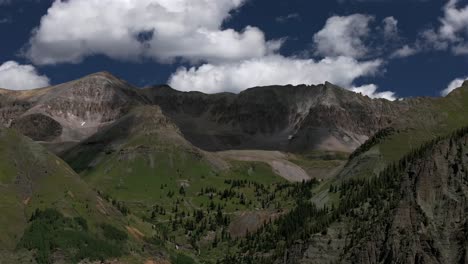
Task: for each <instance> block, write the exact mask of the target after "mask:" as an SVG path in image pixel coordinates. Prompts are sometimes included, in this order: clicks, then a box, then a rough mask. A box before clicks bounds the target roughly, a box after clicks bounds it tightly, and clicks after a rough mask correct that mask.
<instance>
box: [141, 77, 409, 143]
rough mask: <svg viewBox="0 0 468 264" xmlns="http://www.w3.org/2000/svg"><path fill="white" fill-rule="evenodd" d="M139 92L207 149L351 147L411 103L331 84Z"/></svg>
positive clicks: (147, 90) (195, 141) (168, 88)
mask: <svg viewBox="0 0 468 264" xmlns="http://www.w3.org/2000/svg"><path fill="white" fill-rule="evenodd" d="M143 93H144V94H145V95H146V96H147V97H148V98H149V100H150V101H151V102H152V103H154V104H157V105H160V106H161V108H162V109H163V110H164V112H165V113H166V114H167V115H169V116H170V117H171V118H173V119H174V121H175V122H176V123H177V124H178V126H179V127H180V128H181V130H182V132H183V133H184V135H185V136H186V137H187V138H188V139H189V140H190V141H191V142H192V143H194V144H195V145H197V146H199V147H201V148H203V149H208V150H224V149H245V148H253V149H255V148H257V149H258V148H260V149H280V150H287V151H307V150H311V149H326V150H342V151H352V150H353V149H355V148H356V147H357V146H359V145H360V144H362V143H363V142H364V141H365V140H366V139H367V138H368V137H369V136H371V135H373V134H374V133H375V132H377V131H378V130H379V129H382V128H385V127H388V126H392V125H393V124H394V123H395V122H397V121H398V118H399V116H401V115H402V114H404V113H406V112H408V111H409V110H410V109H411V105H413V104H414V103H413V101H411V100H409V101H405V102H390V101H387V100H383V99H380V100H373V99H370V98H368V97H366V96H363V95H361V94H356V93H354V92H350V91H347V90H345V89H342V88H340V87H337V86H334V85H332V84H330V83H326V84H324V85H317V86H307V85H300V86H285V87H280V86H270V87H257V88H252V89H248V90H246V91H244V92H241V93H240V94H238V95H235V94H229V93H222V94H215V95H206V94H202V93H198V92H189V93H183V92H179V91H176V90H173V89H171V88H170V87H167V86H163V87H153V88H146V89H144V90H143Z"/></svg>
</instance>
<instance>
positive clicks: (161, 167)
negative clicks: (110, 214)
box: [63, 107, 297, 263]
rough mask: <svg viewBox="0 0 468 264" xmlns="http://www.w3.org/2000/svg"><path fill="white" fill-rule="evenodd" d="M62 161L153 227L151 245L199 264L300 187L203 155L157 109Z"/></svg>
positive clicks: (260, 166) (265, 171)
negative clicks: (237, 224) (178, 248)
mask: <svg viewBox="0 0 468 264" xmlns="http://www.w3.org/2000/svg"><path fill="white" fill-rule="evenodd" d="M63 157H64V159H65V160H67V161H69V164H71V166H72V167H74V168H75V169H76V170H78V171H80V174H81V176H82V178H83V179H84V180H85V181H86V182H87V183H88V184H89V185H90V186H92V187H93V188H95V189H96V190H97V191H99V192H100V193H101V194H102V196H103V197H105V198H106V199H107V200H108V201H110V202H112V203H114V204H115V205H116V206H117V207H120V208H121V209H123V211H129V213H130V214H132V215H135V216H136V217H138V218H140V219H143V220H144V221H145V222H147V223H150V224H152V225H154V230H153V231H152V232H150V233H148V234H147V235H149V236H151V240H150V241H151V242H152V243H155V244H160V245H164V246H166V247H167V248H168V249H170V250H169V251H172V249H173V248H175V247H176V245H177V247H180V250H179V252H180V251H181V252H184V253H185V254H187V255H191V256H192V258H194V259H199V260H200V261H201V262H203V263H209V262H215V260H216V259H219V258H220V257H221V256H223V254H224V250H227V249H228V248H230V247H231V244H232V241H233V239H231V237H235V236H238V235H241V236H242V235H244V234H245V232H247V230H248V231H249V232H252V231H254V230H255V229H256V228H258V227H260V226H261V225H262V224H263V223H264V222H265V221H268V220H269V219H271V218H274V217H275V216H276V215H278V214H280V213H282V212H286V211H288V210H289V209H290V208H291V207H293V205H294V204H295V202H294V195H293V194H292V193H293V190H294V189H295V188H296V186H297V184H290V183H288V182H287V181H286V180H284V179H283V178H281V177H279V176H278V175H276V174H275V173H274V172H273V171H272V169H271V168H270V166H268V165H267V164H264V163H260V162H240V161H230V162H226V161H223V160H220V159H219V158H217V157H216V156H215V155H212V154H207V153H205V152H203V151H200V150H199V149H197V148H195V147H193V146H192V145H191V144H190V143H189V142H187V141H186V140H185V139H184V138H183V136H182V135H181V134H180V132H179V131H178V129H177V128H176V126H175V125H173V124H172V122H171V121H170V120H169V119H167V118H166V117H165V116H164V115H163V114H162V113H161V111H160V110H159V108H158V107H141V108H137V109H134V110H133V111H132V112H131V113H130V114H129V115H127V116H125V117H124V118H122V119H121V120H120V121H119V122H117V123H115V124H113V125H112V126H111V127H109V128H107V129H106V130H105V131H104V132H103V133H100V134H97V135H95V136H94V137H92V138H90V139H89V140H88V141H86V142H84V143H83V144H81V145H79V146H77V147H75V148H74V149H72V150H71V151H69V152H67V153H64V155H63ZM233 222H236V223H240V224H239V226H235V224H232V223H233ZM198 250H200V251H198ZM197 252H200V255H197Z"/></svg>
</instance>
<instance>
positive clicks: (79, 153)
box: [0, 72, 468, 264]
mask: <svg viewBox="0 0 468 264" xmlns="http://www.w3.org/2000/svg"><path fill="white" fill-rule="evenodd" d="M467 116H468V82H465V83H464V84H463V86H462V87H460V88H459V89H456V90H454V91H453V92H452V93H451V94H449V95H448V96H446V97H440V98H431V97H424V98H405V99H400V100H397V101H393V102H392V101H388V100H385V99H371V98H369V97H367V96H364V95H362V94H358V93H354V92H351V91H348V90H346V89H343V88H340V87H338V86H335V85H333V84H331V83H325V84H321V85H299V86H269V87H254V88H250V89H247V90H245V91H243V92H241V93H239V94H233V93H220V94H204V93H200V92H180V91H177V90H174V89H172V88H171V87H169V86H167V85H159V86H152V87H146V88H138V87H135V86H133V85H132V84H130V83H128V82H126V81H124V80H121V79H119V78H117V77H115V76H113V75H111V74H110V73H107V72H100V73H96V74H92V75H89V76H86V77H84V78H82V79H79V80H75V81H70V82H68V83H64V84H60V85H57V86H52V87H47V88H41V89H35V90H28V91H13V90H7V89H0V157H1V159H0V189H1V191H0V196H1V198H2V199H1V202H0V207H1V208H2V216H1V217H0V263H2V264H3V263H26V262H28V263H99V262H104V263H147V264H151V263H467V262H468V253H467V252H468V242H467V241H468V238H467V235H468V222H467V220H466V216H467V212H468V204H467V196H468V178H467V177H468V170H467V168H466V164H467V163H466V159H467V157H468V154H467V153H468V148H467V143H468V141H467V138H468V135H467V133H468V130H467V129H466V127H467V126H468V119H467V118H466V117H467Z"/></svg>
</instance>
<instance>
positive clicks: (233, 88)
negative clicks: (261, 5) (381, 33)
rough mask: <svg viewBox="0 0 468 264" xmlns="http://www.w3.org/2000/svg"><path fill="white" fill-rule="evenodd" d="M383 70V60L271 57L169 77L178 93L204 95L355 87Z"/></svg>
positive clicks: (206, 66)
mask: <svg viewBox="0 0 468 264" xmlns="http://www.w3.org/2000/svg"><path fill="white" fill-rule="evenodd" d="M381 66H382V61H380V60H374V61H367V62H359V61H357V60H355V59H352V58H349V57H336V58H325V59H323V60H319V61H315V60H312V59H295V58H286V57H283V56H279V55H271V56H266V57H263V58H253V59H249V60H245V61H241V62H231V63H225V64H220V65H214V64H205V65H202V66H200V67H192V68H190V69H187V68H180V69H179V70H178V71H177V72H176V73H174V74H173V75H172V76H171V77H170V80H169V85H171V86H172V87H174V88H176V89H178V90H183V91H201V92H205V93H217V92H223V91H230V92H235V93H237V92H240V91H242V90H244V89H246V88H250V87H255V86H267V85H287V84H292V85H299V84H318V83H324V82H325V81H329V82H332V83H335V84H337V85H340V86H343V87H352V82H353V81H354V80H355V79H357V78H359V77H362V76H372V75H374V74H376V73H377V71H378V70H379V69H380V67H381Z"/></svg>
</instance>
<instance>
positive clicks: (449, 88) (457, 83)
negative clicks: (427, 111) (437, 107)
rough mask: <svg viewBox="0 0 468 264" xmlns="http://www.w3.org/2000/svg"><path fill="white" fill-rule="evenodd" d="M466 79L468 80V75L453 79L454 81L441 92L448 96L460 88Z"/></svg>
mask: <svg viewBox="0 0 468 264" xmlns="http://www.w3.org/2000/svg"><path fill="white" fill-rule="evenodd" d="M466 80H468V77H465V78H458V79H455V80H453V81H452V82H450V83H449V85H448V86H447V88H445V89H444V90H442V92H440V94H441V95H442V96H447V95H448V94H449V93H451V92H452V91H453V90H455V89H457V88H460V87H461V86H462V85H463V83H464V82H465V81H466Z"/></svg>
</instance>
